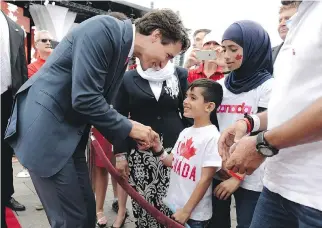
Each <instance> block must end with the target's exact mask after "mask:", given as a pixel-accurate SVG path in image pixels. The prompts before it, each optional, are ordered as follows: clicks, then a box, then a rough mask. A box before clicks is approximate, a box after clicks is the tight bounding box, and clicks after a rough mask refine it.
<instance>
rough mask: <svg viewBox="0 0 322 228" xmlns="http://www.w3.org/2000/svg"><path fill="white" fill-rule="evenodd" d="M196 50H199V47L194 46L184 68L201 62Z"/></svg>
mask: <svg viewBox="0 0 322 228" xmlns="http://www.w3.org/2000/svg"><path fill="white" fill-rule="evenodd" d="M196 51H199V49H198V48H194V49H193V50H192V51H191V52H190V55H189V57H188V59H187V61H186V62H185V64H184V68H186V69H189V68H190V67H192V66H194V65H198V64H200V61H199V60H198V59H197V56H196Z"/></svg>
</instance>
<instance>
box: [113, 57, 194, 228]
mask: <svg viewBox="0 0 322 228" xmlns="http://www.w3.org/2000/svg"><path fill="white" fill-rule="evenodd" d="M187 75H188V72H187V70H185V69H183V68H178V67H175V66H174V65H173V63H171V62H170V61H169V62H168V64H167V65H166V67H165V68H163V69H161V70H159V71H156V70H153V69H148V70H146V71H143V70H142V68H141V66H140V65H139V64H138V66H137V69H136V70H132V71H127V72H126V73H125V75H124V78H123V82H122V84H121V87H120V89H119V91H118V94H117V96H116V100H115V102H114V108H115V109H116V110H118V112H119V113H121V114H122V115H124V116H129V117H130V118H131V119H132V120H135V121H138V122H140V123H142V124H145V125H147V126H150V127H151V128H152V129H153V130H154V131H156V132H157V133H158V134H159V135H160V137H161V139H162V140H163V145H164V148H165V150H166V151H168V152H171V149H172V147H173V146H174V144H175V142H176V139H177V138H178V136H179V134H180V132H181V131H182V130H183V129H184V128H185V127H186V122H185V119H182V116H183V94H185V93H186V90H187V87H188V83H187ZM114 153H115V154H116V158H117V160H116V162H117V164H116V167H117V168H118V166H119V165H120V164H121V163H122V162H123V164H124V162H126V163H128V166H129V177H128V178H129V183H130V184H131V185H132V186H133V188H134V189H135V190H136V191H137V192H138V193H139V194H140V195H142V196H143V197H144V198H145V199H146V200H147V201H148V202H149V203H151V204H152V205H153V206H154V207H156V208H157V209H158V210H160V211H161V212H163V213H164V214H166V215H170V214H169V211H168V209H167V208H166V207H165V206H164V204H163V202H162V201H163V198H164V197H165V196H166V193H167V189H168V186H169V174H170V169H169V168H168V167H166V166H164V165H163V163H162V162H161V161H160V159H159V158H158V157H154V156H153V153H152V152H151V151H141V150H138V149H137V145H136V144H135V142H134V141H126V142H123V143H122V145H121V146H120V145H114ZM120 156H122V157H123V158H122V159H120ZM125 159H126V160H125ZM126 165H127V164H126ZM126 173H127V171H126ZM119 189H121V188H119ZM119 194H120V195H119V196H118V199H119V213H118V216H117V218H116V220H115V222H114V225H113V227H122V226H123V225H124V220H125V218H126V209H125V205H126V198H127V194H126V192H124V190H123V189H122V190H121V191H119ZM132 205H133V214H134V217H135V218H136V227H139V228H145V227H149V228H158V227H161V225H159V224H158V222H157V221H156V220H155V219H154V218H153V217H152V216H150V214H148V213H147V212H146V211H145V210H144V209H142V208H140V206H139V205H138V204H137V203H136V202H134V201H133V202H132Z"/></svg>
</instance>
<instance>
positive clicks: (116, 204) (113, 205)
mask: <svg viewBox="0 0 322 228" xmlns="http://www.w3.org/2000/svg"><path fill="white" fill-rule="evenodd" d="M112 210H113V211H114V212H115V213H117V212H118V211H119V201H118V200H114V201H113V203H112Z"/></svg>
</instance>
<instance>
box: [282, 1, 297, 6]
mask: <svg viewBox="0 0 322 228" xmlns="http://www.w3.org/2000/svg"><path fill="white" fill-rule="evenodd" d="M301 2H302V1H281V4H282V5H283V6H287V5H290V4H292V3H293V4H294V3H301Z"/></svg>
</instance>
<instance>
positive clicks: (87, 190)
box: [74, 158, 96, 228]
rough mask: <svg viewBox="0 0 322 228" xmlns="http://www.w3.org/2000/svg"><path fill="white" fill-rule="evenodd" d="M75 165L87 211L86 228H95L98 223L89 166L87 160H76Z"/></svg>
mask: <svg viewBox="0 0 322 228" xmlns="http://www.w3.org/2000/svg"><path fill="white" fill-rule="evenodd" d="M74 164H75V168H76V172H77V176H78V183H79V186H80V188H81V191H82V195H83V199H84V201H85V206H86V210H87V225H86V226H85V227H86V228H94V227H95V223H96V212H95V211H96V203H95V196H94V193H93V189H92V186H91V181H90V179H89V172H88V166H87V164H86V160H85V158H83V159H82V158H81V159H79V158H74Z"/></svg>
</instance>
